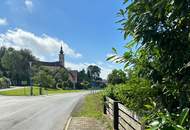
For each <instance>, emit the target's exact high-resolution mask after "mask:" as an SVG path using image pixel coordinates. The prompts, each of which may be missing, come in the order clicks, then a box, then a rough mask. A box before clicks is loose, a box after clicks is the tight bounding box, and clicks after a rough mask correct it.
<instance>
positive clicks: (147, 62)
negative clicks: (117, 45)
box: [112, 0, 190, 112]
mask: <svg viewBox="0 0 190 130" xmlns="http://www.w3.org/2000/svg"><path fill="white" fill-rule="evenodd" d="M127 2H128V0H125V1H124V3H125V4H126V3H127ZM126 6H127V7H126V8H124V9H121V10H120V12H119V15H120V16H121V17H122V19H121V20H120V21H119V22H121V24H122V28H121V30H122V31H123V32H124V38H125V39H126V38H127V36H130V37H131V36H132V37H133V40H132V41H131V42H129V43H128V44H127V45H126V46H125V47H126V48H127V51H126V52H125V54H124V55H123V56H122V57H121V60H120V62H125V63H126V68H133V69H134V70H136V72H138V76H139V77H143V78H146V79H149V80H150V81H151V84H152V89H155V90H156V92H157V93H155V98H156V99H157V101H160V103H161V104H162V105H163V106H164V107H166V108H167V110H168V111H170V112H176V111H177V109H182V108H183V107H185V106H187V107H188V106H190V101H189V96H190V95H189V91H190V89H189V88H190V87H189V84H190V65H189V64H190V22H189V21H190V13H189V10H190V8H189V7H190V1H189V0H180V1H179V0H149V1H147V0H135V1H132V2H131V3H127V4H126ZM136 47H138V49H134V48H136ZM113 50H114V51H115V52H116V50H115V49H113ZM134 50H135V51H134ZM112 58H115V60H118V57H114V56H113V57H112Z"/></svg>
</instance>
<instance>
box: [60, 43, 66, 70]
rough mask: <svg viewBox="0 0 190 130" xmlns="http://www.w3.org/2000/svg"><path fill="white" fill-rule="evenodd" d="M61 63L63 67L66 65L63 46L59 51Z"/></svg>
mask: <svg viewBox="0 0 190 130" xmlns="http://www.w3.org/2000/svg"><path fill="white" fill-rule="evenodd" d="M59 63H60V65H61V66H62V67H65V57H64V52H63V47H62V46H61V50H60V53H59Z"/></svg>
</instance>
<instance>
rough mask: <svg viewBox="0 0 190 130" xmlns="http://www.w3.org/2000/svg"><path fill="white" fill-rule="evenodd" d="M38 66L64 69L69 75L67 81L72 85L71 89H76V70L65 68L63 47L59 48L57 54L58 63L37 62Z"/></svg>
mask: <svg viewBox="0 0 190 130" xmlns="http://www.w3.org/2000/svg"><path fill="white" fill-rule="evenodd" d="M38 63H39V64H40V65H43V66H49V67H61V68H64V69H65V70H66V71H67V72H68V74H69V80H70V81H71V82H72V83H73V88H74V89H75V88H76V86H75V85H76V83H77V76H78V75H77V74H78V71H77V70H70V69H68V68H66V67H65V54H64V52H63V47H62V46H61V49H60V52H59V61H55V62H45V61H38Z"/></svg>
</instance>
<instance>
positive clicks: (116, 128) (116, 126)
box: [113, 101, 119, 130]
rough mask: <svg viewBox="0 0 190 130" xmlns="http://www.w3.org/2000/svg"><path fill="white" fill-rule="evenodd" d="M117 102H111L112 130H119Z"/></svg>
mask: <svg viewBox="0 0 190 130" xmlns="http://www.w3.org/2000/svg"><path fill="white" fill-rule="evenodd" d="M118 103H119V102H117V101H114V102H113V127H114V130H119V107H118Z"/></svg>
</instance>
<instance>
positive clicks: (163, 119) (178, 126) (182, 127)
mask: <svg viewBox="0 0 190 130" xmlns="http://www.w3.org/2000/svg"><path fill="white" fill-rule="evenodd" d="M145 107H146V108H147V109H148V110H149V113H148V114H147V115H146V116H144V122H145V124H147V126H146V127H147V128H146V129H148V130H149V129H150V130H157V129H161V130H186V129H187V128H188V127H189V123H190V121H189V119H188V115H189V108H184V109H183V110H182V111H181V113H180V114H174V113H169V112H168V111H167V110H164V111H158V109H157V108H156V107H157V106H156V103H155V102H153V103H152V105H145Z"/></svg>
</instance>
